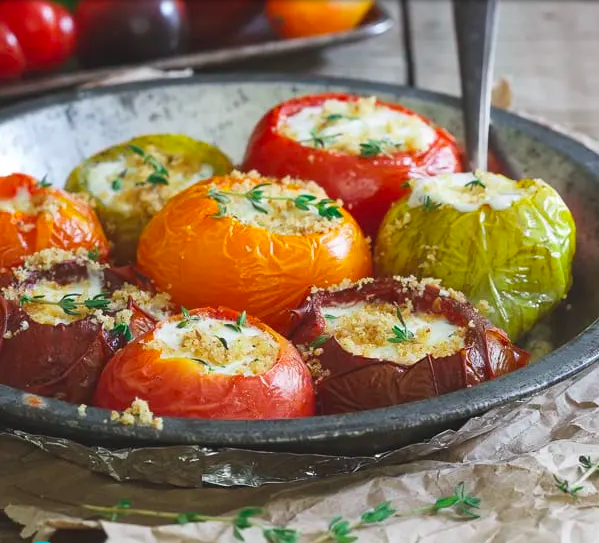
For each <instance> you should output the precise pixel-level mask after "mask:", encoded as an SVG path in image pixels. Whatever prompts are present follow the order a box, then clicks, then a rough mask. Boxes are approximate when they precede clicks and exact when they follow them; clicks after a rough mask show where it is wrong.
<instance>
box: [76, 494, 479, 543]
mask: <svg viewBox="0 0 599 543" xmlns="http://www.w3.org/2000/svg"><path fill="white" fill-rule="evenodd" d="M82 508H83V509H85V510H87V511H93V512H95V513H97V514H98V515H100V516H103V517H107V518H109V519H110V520H112V521H113V522H114V521H117V520H120V519H121V518H123V517H127V516H140V517H154V518H159V519H163V520H170V521H171V522H173V523H176V524H187V523H190V522H221V523H223V524H228V525H229V526H230V527H231V529H232V531H233V537H234V538H235V539H237V540H238V541H244V535H243V532H244V530H247V529H249V528H255V529H258V530H260V531H261V532H262V537H263V538H264V541H265V542H266V543H298V542H299V541H300V539H301V538H302V535H303V534H302V533H301V532H300V531H299V530H297V529H294V528H290V527H287V526H272V525H270V524H268V523H266V522H265V521H263V520H261V519H260V518H258V517H259V516H260V515H262V514H263V512H264V511H263V510H262V509H260V508H259V507H246V508H244V509H240V510H239V511H238V512H237V514H236V515H234V516H233V515H231V516H222V517H219V516H212V515H203V514H202V513H198V512H195V511H190V512H182V513H181V512H178V513H176V512H173V513H171V512H166V511H153V510H149V509H134V508H132V507H131V502H129V501H128V500H121V501H120V502H118V503H117V504H116V505H115V506H114V507H102V506H98V505H88V504H85V505H82ZM479 508H480V498H475V497H474V496H471V495H470V494H467V493H466V487H465V485H464V483H460V484H459V485H458V486H457V487H456V488H455V490H454V493H453V494H451V495H449V496H444V497H442V498H439V499H438V500H437V501H435V503H432V504H430V505H424V506H422V507H417V508H415V509H410V510H408V511H403V512H402V511H399V510H397V509H395V508H394V507H392V506H391V503H390V502H388V501H386V502H382V503H379V504H378V505H377V506H375V507H373V508H372V509H368V510H367V511H364V513H362V514H361V515H360V517H359V518H358V519H356V520H354V521H350V520H347V519H345V518H343V517H342V516H341V515H339V516H336V517H334V518H333V519H332V520H331V521H330V522H329V525H328V527H327V530H326V531H323V532H321V533H320V534H317V535H316V537H314V538H313V539H310V540H309V541H310V542H311V543H325V542H328V541H330V542H336V543H352V542H354V541H357V540H358V533H359V531H360V530H363V529H364V528H367V527H369V526H372V525H377V524H381V523H383V522H385V521H387V520H388V519H390V518H391V517H412V516H417V515H431V514H433V515H434V514H437V513H439V512H440V511H442V510H444V509H451V510H453V511H454V512H455V515H456V517H457V518H460V519H466V520H472V519H476V518H479V516H480V515H479V514H478V509H479Z"/></svg>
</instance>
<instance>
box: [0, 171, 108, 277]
mask: <svg viewBox="0 0 599 543" xmlns="http://www.w3.org/2000/svg"><path fill="white" fill-rule="evenodd" d="M20 191H24V192H27V193H29V195H30V197H31V198H32V199H34V200H36V201H38V202H44V201H47V200H48V199H50V200H52V201H53V202H55V203H56V207H57V211H56V212H55V213H50V212H46V211H41V212H38V213H36V214H28V213H26V212H24V211H18V210H15V211H13V212H9V211H4V210H2V211H0V268H11V267H13V266H16V265H19V264H20V263H21V262H22V261H23V259H24V258H25V257H26V256H28V255H30V254H32V253H34V252H36V251H40V250H42V249H47V248H49V247H57V248H59V249H65V250H70V249H76V248H78V247H85V248H87V249H89V250H93V249H97V250H98V253H99V255H100V257H101V258H106V256H107V255H108V250H109V244H108V240H107V238H106V235H105V234H104V230H103V229H102V226H101V224H100V221H99V219H98V217H97V215H96V213H95V212H94V210H93V209H92V208H91V207H90V206H88V205H87V204H86V203H84V202H83V201H81V200H80V199H78V198H76V197H73V195H70V194H68V193H66V192H65V191H63V190H61V189H57V188H54V187H40V186H39V185H38V183H37V181H36V180H35V179H34V178H33V177H30V176H28V175H25V174H19V173H17V174H12V175H9V176H6V177H0V199H3V200H10V199H11V198H13V197H15V196H16V195H17V193H18V192H20Z"/></svg>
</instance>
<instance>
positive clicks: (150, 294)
mask: <svg viewBox="0 0 599 543" xmlns="http://www.w3.org/2000/svg"><path fill="white" fill-rule="evenodd" d="M356 4H359V3H356ZM366 4H367V3H363V6H362V7H363V9H366V7H367V6H366ZM269 7H270V8H272V9H275V8H277V9H279V10H282V11H284V10H286V9H288V7H287V6H284V5H283V4H279V5H278V7H277V2H271V3H270V5H269ZM305 8H306V14H307V15H310V14H311V16H312V15H314V13H313V11H312V10H313V7H311V6H308V4H307V3H306V4H305ZM350 15H351V14H349V13H347V17H350ZM354 15H356V14H354ZM356 16H357V15H356ZM290 28H291V27H289V25H287V30H286V31H288V32H291V31H292V29H290ZM296 30H297V29H296ZM296 30H293V31H296ZM461 170H462V164H461V160H460V151H459V149H458V147H457V145H456V142H455V140H454V138H453V137H452V136H451V135H450V134H449V133H448V132H446V131H445V130H444V129H442V128H440V127H438V126H436V125H435V124H434V123H432V122H431V121H430V120H428V119H426V118H424V117H422V116H421V115H418V114H417V113H415V112H413V111H410V110H408V109H406V108H404V107H402V106H400V105H398V104H394V103H391V102H386V101H382V100H380V99H377V98H376V97H361V96H354V95H348V94H339V93H334V94H331V93H329V94H318V95H311V96H304V97H299V98H294V99H291V100H288V101H286V102H283V103H282V104H279V105H278V106H276V107H274V108H273V109H271V110H270V111H269V112H267V113H266V115H265V116H264V117H263V118H262V120H260V121H259V123H258V125H257V126H256V127H255V129H254V131H253V133H252V135H251V137H250V139H249V141H248V143H247V148H246V150H245V156H244V158H243V161H242V164H240V165H239V166H237V167H236V166H234V163H233V162H232V161H231V160H230V159H229V158H228V156H227V154H226V153H225V152H223V151H221V150H220V149H218V148H217V147H215V146H214V145H212V144H208V143H206V142H203V141H199V140H196V139H194V138H191V137H188V136H185V135H182V134H177V135H175V134H149V135H145V136H139V137H136V138H133V139H129V140H126V141H122V142H119V143H117V144H116V145H113V146H111V147H108V148H105V149H103V150H99V151H98V152H97V153H95V154H94V155H93V156H91V157H89V158H87V159H86V160H84V161H83V162H82V163H81V164H79V165H78V166H77V167H75V168H74V169H73V170H72V172H71V173H70V175H69V176H68V179H67V180H66V191H65V190H62V189H59V188H55V187H52V186H50V185H49V184H48V183H47V182H45V181H37V180H35V179H33V178H31V177H29V176H26V175H23V174H13V175H10V176H8V177H4V178H0V227H1V228H0V267H1V268H2V272H1V275H0V312H1V315H0V316H1V320H0V323H1V324H2V327H3V328H2V330H0V333H1V334H2V338H1V339H0V383H2V384H5V385H9V386H14V387H17V388H20V389H22V390H25V391H28V392H30V393H35V394H39V395H42V396H51V397H55V398H59V399H63V400H66V401H70V402H76V403H91V404H93V405H96V406H99V407H102V408H106V409H111V410H115V411H124V412H125V413H124V414H123V416H126V417H132V413H133V411H135V410H136V409H137V410H139V409H141V408H140V407H139V406H140V402H142V403H143V402H148V403H149V407H148V406H146V408H147V409H146V411H144V413H145V415H147V414H148V413H149V412H150V411H149V409H150V408H151V410H152V412H153V413H154V414H155V415H157V416H160V417H162V416H166V417H195V418H209V419H219V418H220V419H282V418H296V417H309V416H314V415H318V414H320V415H330V414H341V413H349V412H353V411H361V410H367V409H375V408H381V407H388V406H392V405H397V404H402V403H405V402H412V401H418V400H423V399H426V398H431V397H434V396H438V395H441V394H446V393H450V392H453V391H456V390H459V389H463V388H467V387H473V386H476V385H478V384H480V383H482V382H484V381H488V380H491V379H495V378H497V377H500V376H502V375H505V374H506V373H509V372H512V371H515V370H518V369H519V368H521V367H523V366H524V365H526V364H528V363H529V362H530V361H531V355H530V354H529V353H528V352H527V351H526V350H524V349H523V348H521V347H520V346H518V345H515V343H514V342H515V341H521V340H522V338H525V336H526V334H529V333H530V331H531V330H532V328H533V327H534V326H535V324H536V323H537V322H539V319H541V318H542V317H545V316H546V315H548V313H549V312H550V311H551V310H552V309H553V308H554V307H555V306H556V304H557V303H558V302H559V300H562V299H563V298H564V297H565V296H566V295H567V293H568V290H569V288H570V286H571V283H572V272H571V267H572V259H573V257H574V252H575V248H576V227H575V224H574V219H573V218H572V215H571V213H570V211H569V209H568V207H567V205H566V204H565V202H564V201H563V200H562V199H561V197H560V196H559V194H558V193H557V192H556V191H555V190H554V189H553V188H551V187H549V186H548V185H547V184H546V183H544V182H543V181H541V180H538V179H524V180H512V179H509V178H507V177H505V176H502V175H497V174H491V173H488V172H463V171H461ZM104 232H106V234H105V233H104ZM132 410H133V411H132ZM135 412H137V411H135ZM113 415H114V414H113ZM117 415H118V414H117ZM145 415H144V416H145ZM140 417H141V415H140ZM115 420H121V419H120V415H118V416H117V417H116V419H115ZM127 420H128V419H127ZM130 422H131V421H129V422H128V423H130Z"/></svg>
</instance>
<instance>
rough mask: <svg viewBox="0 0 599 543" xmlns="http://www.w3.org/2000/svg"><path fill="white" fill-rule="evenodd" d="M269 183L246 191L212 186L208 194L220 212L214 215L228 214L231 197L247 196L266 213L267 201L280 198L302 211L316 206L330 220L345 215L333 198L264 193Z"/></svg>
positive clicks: (321, 214) (216, 216)
mask: <svg viewBox="0 0 599 543" xmlns="http://www.w3.org/2000/svg"><path fill="white" fill-rule="evenodd" d="M269 185H271V183H260V184H259V185H256V186H255V187H253V188H251V189H250V190H248V191H246V192H233V191H228V190H221V189H218V188H216V187H212V188H211V189H210V190H209V191H208V193H207V194H206V195H207V197H208V198H211V199H212V200H214V201H215V202H216V204H217V206H218V213H216V214H215V215H213V217H214V218H216V219H218V218H221V217H224V216H225V215H226V214H227V204H229V203H230V202H231V198H245V199H246V200H247V201H248V202H250V204H251V205H252V207H253V208H254V209H255V210H256V211H259V212H260V213H265V214H267V213H268V209H266V208H265V207H264V204H265V203H266V201H274V200H280V201H287V202H293V205H294V206H295V207H296V208H297V209H300V210H302V211H309V210H310V208H314V209H315V210H316V211H318V214H319V215H320V216H321V217H324V218H326V219H329V220H331V219H334V218H341V217H342V216H343V215H342V214H341V211H339V206H338V205H337V203H336V202H335V200H332V199H331V198H323V199H322V200H318V199H317V197H316V196H314V195H313V194H300V195H298V196H295V197H293V196H269V195H266V194H264V187H268V186H269Z"/></svg>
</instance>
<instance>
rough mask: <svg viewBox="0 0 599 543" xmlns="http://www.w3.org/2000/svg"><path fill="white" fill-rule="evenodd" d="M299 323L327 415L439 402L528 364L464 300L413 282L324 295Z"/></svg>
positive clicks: (303, 310)
mask: <svg viewBox="0 0 599 543" xmlns="http://www.w3.org/2000/svg"><path fill="white" fill-rule="evenodd" d="M294 320H295V327H294V330H293V332H292V334H291V336H290V337H291V340H292V341H293V342H294V343H295V344H296V345H297V346H298V348H299V349H300V351H301V352H302V354H303V355H304V357H305V359H306V360H307V362H308V365H309V366H310V367H311V368H312V370H313V373H314V374H315V377H316V381H317V398H318V404H319V409H320V411H321V412H322V414H334V413H346V412H351V411H362V410H367V409H375V408H379V407H387V406H391V405H396V404H401V403H405V402H411V401H416V400H423V399H426V398H430V397H433V396H439V395H441V394H445V393H447V392H452V391H455V390H459V389H461V388H466V387H471V386H474V385H477V384H479V383H482V382H483V381H487V380H490V379H493V378H495V377H498V376H500V375H504V374H506V373H509V372H511V371H514V370H517V369H519V368H521V367H523V366H525V365H526V364H527V363H528V362H529V359H530V357H529V355H528V353H526V352H525V351H523V350H521V349H520V348H518V347H516V346H515V345H512V343H511V342H510V340H509V339H508V337H507V335H506V334H505V333H504V332H503V331H502V330H500V329H498V328H496V327H495V326H493V325H492V324H491V323H490V322H489V321H488V320H486V319H485V318H484V317H483V316H482V315H481V314H480V313H478V311H477V310H476V309H475V308H474V307H473V306H472V305H471V304H470V303H469V302H468V301H467V300H466V299H465V298H464V296H463V295H462V294H461V293H457V292H455V291H451V290H446V289H443V288H441V287H439V286H438V285H437V284H436V283H432V282H418V281H417V280H416V279H415V278H414V277H409V278H399V277H395V278H385V279H376V280H373V279H369V280H363V281H362V282H359V283H357V284H353V285H351V286H348V287H345V288H339V289H330V290H319V291H317V292H316V293H313V294H311V295H310V297H309V298H307V299H306V301H305V302H304V304H303V305H302V306H301V307H300V308H299V309H298V310H296V311H295V317H294Z"/></svg>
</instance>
